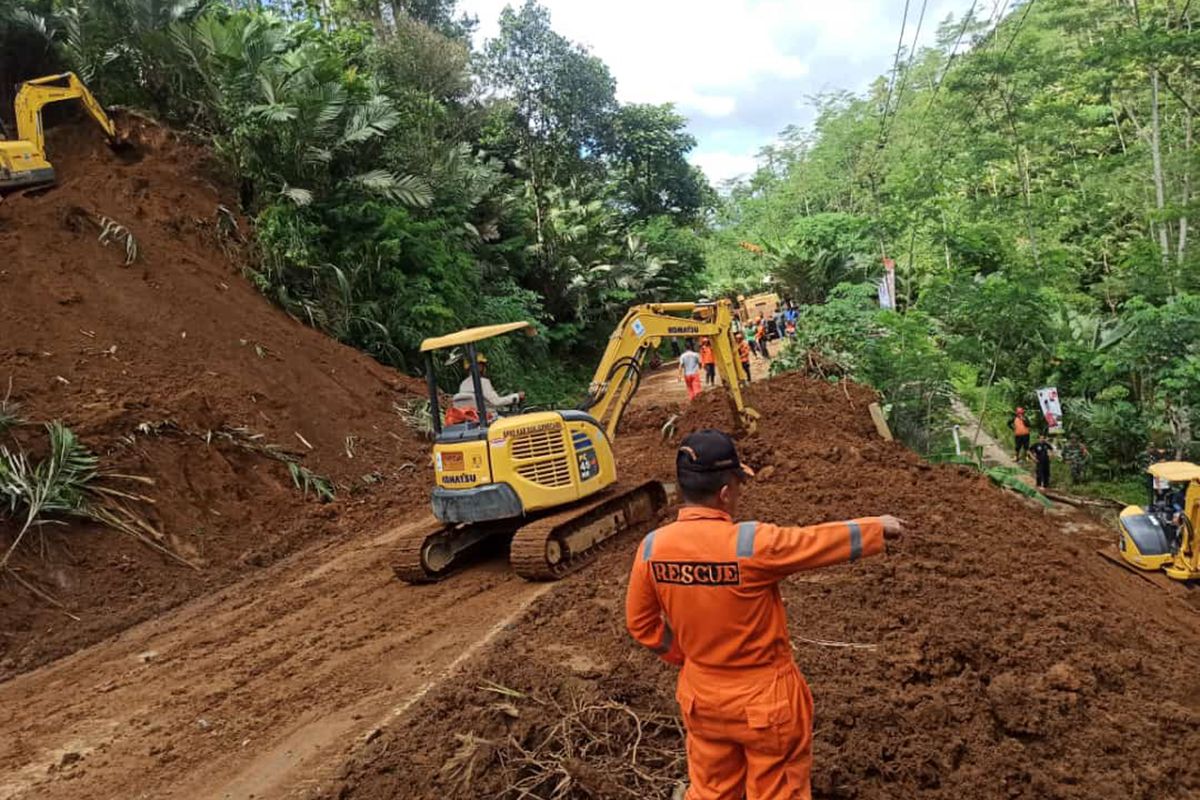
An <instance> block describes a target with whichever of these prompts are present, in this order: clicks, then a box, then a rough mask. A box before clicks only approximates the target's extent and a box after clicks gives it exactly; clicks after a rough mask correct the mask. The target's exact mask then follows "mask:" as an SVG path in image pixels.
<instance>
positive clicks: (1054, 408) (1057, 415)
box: [1037, 386, 1063, 433]
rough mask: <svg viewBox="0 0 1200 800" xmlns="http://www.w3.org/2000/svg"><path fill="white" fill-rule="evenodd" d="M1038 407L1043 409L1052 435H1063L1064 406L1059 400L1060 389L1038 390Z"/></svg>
mask: <svg viewBox="0 0 1200 800" xmlns="http://www.w3.org/2000/svg"><path fill="white" fill-rule="evenodd" d="M1037 396H1038V405H1040V406H1041V407H1042V417H1044V418H1045V420H1046V427H1047V428H1048V429H1049V431H1050V433H1062V432H1063V424H1062V404H1061V403H1060V402H1059V400H1058V389H1056V388H1055V387H1053V386H1047V387H1046V388H1045V389H1038V390H1037Z"/></svg>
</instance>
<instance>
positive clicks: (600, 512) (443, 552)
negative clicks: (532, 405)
mask: <svg viewBox="0 0 1200 800" xmlns="http://www.w3.org/2000/svg"><path fill="white" fill-rule="evenodd" d="M680 315H686V316H680ZM732 322H733V308H732V306H731V304H730V303H729V301H727V300H722V301H719V302H716V303H654V304H649V305H639V306H634V307H633V308H630V309H629V311H628V313H627V314H626V315H625V317H624V319H622V320H621V323H620V324H619V325H618V326H617V328H616V330H615V331H614V332H613V334H612V336H611V338H610V339H609V342H608V346H607V348H606V349H605V351H604V356H603V358H602V359H601V360H600V364H599V366H597V368H596V372H595V375H594V376H593V378H592V382H591V384H590V386H589V388H588V394H587V397H586V398H585V400H584V402H583V403H582V404H581V405H580V407H579V408H578V409H574V410H563V411H541V412H527V413H517V414H514V415H511V416H499V415H495V414H492V413H491V412H490V411H489V409H488V408H487V407H486V403H485V401H484V397H485V390H484V386H483V383H482V376H481V373H480V369H479V359H478V358H477V355H478V354H477V351H476V345H477V344H478V343H479V342H481V341H484V340H486V339H490V338H492V337H494V336H501V335H504V334H508V333H513V332H515V331H522V330H523V331H526V332H527V333H532V332H533V331H534V328H533V326H532V325H530V324H529V323H528V322H513V323H508V324H504V325H491V326H487V327H482V328H472V329H469V330H464V331H459V332H458V333H453V334H450V335H448V336H441V337H437V338H433V339H426V340H425V341H424V342H422V344H421V351H422V352H423V353H425V354H426V374H427V375H428V379H429V402H430V404H431V407H432V414H433V419H434V426H435V433H436V438H435V440H434V446H433V461H434V481H435V484H436V485H435V486H434V489H433V512H434V516H436V517H437V519H438V521H439V523H440V526H439V527H438V528H436V529H434V530H425V531H418V532H416V533H414V534H413V535H412V536H410V537H409V538H407V539H405V540H404V541H403V542H402V543H401V545H400V548H399V551H398V557H397V560H396V562H395V564H394V568H395V572H396V575H397V576H398V577H399V578H401V579H402V580H405V581H407V582H409V583H430V582H433V581H437V580H439V579H441V578H442V577H444V576H446V575H447V574H449V573H450V572H452V571H453V569H454V568H455V566H457V564H458V563H461V561H462V559H463V557H464V556H465V555H467V553H468V552H469V551H471V550H473V549H475V548H476V547H477V546H478V545H480V544H481V543H482V542H484V541H485V540H487V539H489V538H492V537H494V536H500V535H508V534H511V535H512V546H511V549H510V551H509V552H510V556H509V560H510V563H511V564H512V566H513V569H515V570H516V572H517V573H518V574H519V575H521V576H522V577H524V578H527V579H529V580H557V579H558V578H560V577H562V576H563V575H566V574H567V573H569V572H571V571H573V570H575V569H577V568H578V567H579V566H581V565H582V564H583V563H586V562H587V561H588V560H589V558H590V557H591V556H592V555H593V554H594V553H595V551H596V548H597V547H598V546H599V545H600V544H601V543H603V542H604V541H605V540H607V539H610V538H612V537H613V536H616V535H617V534H618V533H620V532H621V531H623V530H625V529H627V528H629V527H631V526H633V525H637V524H639V523H641V522H646V521H649V520H652V519H654V518H655V517H657V516H658V513H659V512H660V511H661V510H662V509H663V508H664V507H665V506H666V504H667V493H666V488H665V487H664V485H663V484H661V483H659V482H658V481H649V482H646V483H642V484H639V485H622V484H621V483H619V482H618V479H617V468H616V461H615V459H614V458H613V452H612V440H613V437H614V436H615V435H616V433H617V426H618V425H619V423H620V421H621V415H622V414H623V413H624V411H625V408H626V407H627V406H628V405H629V401H630V400H631V399H632V398H633V395H634V393H635V392H636V391H637V389H638V386H639V385H640V383H641V377H642V364H643V362H644V360H645V358H646V356H647V354H649V353H650V352H651V351H653V350H655V349H656V348H657V347H658V344H659V342H660V341H661V340H662V339H665V338H693V339H699V338H701V337H707V338H708V339H709V340H710V342H711V344H712V348H713V354H714V356H715V360H716V367H717V370H718V372H719V374H720V377H721V383H722V384H723V386H724V388H725V390H726V391H727V392H728V396H729V400H730V402H731V404H732V405H733V407H734V409H735V411H736V413H737V415H738V419H739V421H740V423H741V424H742V425H743V426H744V427H746V428H750V429H752V428H753V427H754V425H755V422H756V420H757V419H758V413H757V412H756V411H754V410H753V409H751V408H748V407H747V406H746V405H745V403H744V402H743V399H742V392H741V386H740V382H739V379H740V377H741V375H740V369H741V366H740V363H739V361H738V356H737V347H736V343H735V341H734V334H733V330H732ZM450 348H454V349H459V348H461V349H465V351H466V365H467V367H468V369H469V370H470V377H471V381H472V385H473V388H474V392H473V399H474V402H475V404H476V406H477V408H476V409H473V410H472V411H473V413H472V414H471V415H470V418H469V419H466V420H462V421H458V422H456V423H455V424H445V425H443V424H442V419H441V412H440V410H439V408H438V387H437V382H436V379H435V377H434V358H433V353H434V352H435V351H438V350H445V349H450ZM456 418H461V415H457V417H456Z"/></svg>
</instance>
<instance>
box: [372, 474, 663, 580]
mask: <svg viewBox="0 0 1200 800" xmlns="http://www.w3.org/2000/svg"><path fill="white" fill-rule="evenodd" d="M666 505H667V490H666V488H665V487H664V486H663V484H661V483H659V482H658V481H648V482H646V483H643V484H640V485H637V486H634V487H631V488H623V487H620V486H618V487H615V488H614V489H612V490H609V491H607V492H605V493H604V496H603V497H601V498H599V499H592V500H587V501H584V502H583V503H582V504H580V505H574V506H571V507H569V508H566V509H563V510H561V511H558V512H555V513H552V514H549V515H547V516H543V517H539V518H537V519H535V520H533V521H531V522H529V523H527V524H526V525H523V526H521V527H520V528H517V530H516V534H515V535H514V536H513V539H512V549H511V551H510V554H509V562H510V563H511V564H512V566H513V569H514V570H515V571H516V573H517V574H518V575H520V576H521V577H522V578H525V579H526V580H531V581H555V580H558V579H559V578H562V577H563V576H565V575H568V574H569V573H571V572H574V571H575V570H577V569H579V568H580V567H581V566H583V565H584V564H586V563H587V562H589V561H591V560H592V559H593V558H594V557H595V555H596V553H597V552H598V551H599V549H600V548H601V547H602V546H603V545H604V543H605V542H606V541H608V540H610V539H612V538H613V537H614V536H616V535H617V534H619V533H622V532H623V531H625V530H627V529H629V528H631V527H633V526H634V525H638V524H641V523H643V522H648V521H650V520H653V519H655V518H656V517H657V516H658V514H659V512H660V511H662V509H663V508H665V507H666ZM512 530H513V526H512V524H511V523H509V525H508V526H507V527H506V526H504V524H503V523H491V524H488V525H440V524H434V525H430V526H429V527H427V528H425V529H423V530H416V531H413V532H412V533H411V534H410V535H407V536H405V537H404V538H403V539H401V540H400V543H399V545H398V546H397V548H396V558H395V561H394V562H393V563H392V571H393V572H395V573H396V577H397V578H399V579H400V580H402V581H404V582H405V583H436V582H438V581H440V580H442V579H443V578H445V577H447V576H449V575H451V574H453V573H454V572H455V571H456V570H458V569H459V568H460V567H462V566H463V565H464V563H466V562H469V561H470V560H471V559H470V558H469V557H468V556H469V555H470V552H471V551H473V550H476V549H478V547H479V545H480V544H482V543H483V542H484V541H485V540H487V539H489V538H491V537H492V536H499V535H502V534H505V533H508V532H511V531H512Z"/></svg>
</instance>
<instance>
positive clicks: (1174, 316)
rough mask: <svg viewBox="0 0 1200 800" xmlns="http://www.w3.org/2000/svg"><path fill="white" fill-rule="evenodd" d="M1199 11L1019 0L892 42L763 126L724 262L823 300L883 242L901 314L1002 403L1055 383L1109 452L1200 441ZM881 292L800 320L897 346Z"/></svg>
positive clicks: (725, 274)
mask: <svg viewBox="0 0 1200 800" xmlns="http://www.w3.org/2000/svg"><path fill="white" fill-rule="evenodd" d="M981 5H982V4H981ZM1198 22H1200V9H1197V8H1191V6H1190V4H1186V3H1185V4H1179V3H1172V2H1166V1H1165V0H1164V1H1157V0H1152V1H1151V2H1146V0H1132V2H1121V3H1117V2H1111V0H1057V1H1056V2H1053V3H1050V2H1034V0H1025V2H1023V3H1020V4H1014V7H1013V8H1012V9H1011V10H1010V13H1009V14H1008V16H1007V17H1006V18H1005V19H1003V20H1001V21H999V22H997V21H995V20H989V19H985V18H983V17H982V16H980V15H979V14H976V15H974V16H969V17H967V18H966V19H962V20H947V21H945V22H944V23H943V24H942V26H941V28H940V30H939V34H938V39H937V44H936V46H934V47H930V48H927V49H922V50H920V51H918V52H915V53H904V52H901V53H898V55H897V59H896V64H895V70H894V71H893V72H892V73H891V74H890V75H889V76H886V77H881V78H880V79H879V80H878V81H876V82H875V84H873V86H872V87H871V89H870V90H869V91H868V92H866V93H865V94H864V95H862V96H857V95H852V94H847V93H834V94H828V95H824V96H821V97H819V98H817V99H816V101H815V102H816V105H817V114H816V119H815V122H814V124H813V125H812V126H811V127H809V128H804V129H801V128H796V127H793V128H789V129H787V130H785V131H783V133H782V134H781V135H780V138H779V141H778V142H776V143H775V144H774V145H772V146H771V147H769V148H766V149H764V151H763V152H762V153H761V158H760V167H759V169H758V170H757V172H756V173H755V174H754V175H752V176H751V177H749V178H748V179H746V180H743V181H741V182H739V183H737V184H736V185H734V186H732V187H731V194H730V198H729V201H728V202H727V203H726V204H725V205H724V207H723V208H721V209H720V210H719V212H718V214H717V224H716V227H715V230H714V232H713V234H712V236H711V237H710V238H709V239H708V245H707V249H706V256H707V260H708V267H707V268H708V274H709V279H710V282H711V283H712V284H713V285H715V286H718V287H721V288H724V289H729V290H734V289H737V290H746V289H750V288H758V287H761V286H763V285H764V284H769V285H773V286H774V287H776V288H777V289H778V290H779V291H780V292H781V293H782V294H784V295H785V296H791V297H793V298H795V299H797V300H799V301H823V300H825V299H826V298H830V297H831V295H830V292H831V290H833V288H834V287H835V286H837V285H838V284H839V283H844V282H850V283H864V282H871V283H874V282H875V281H878V280H879V278H880V276H881V275H882V274H883V264H882V258H883V256H885V255H886V256H888V257H891V258H893V259H895V262H896V264H897V267H896V271H897V278H896V280H897V295H898V306H899V311H900V317H899V318H901V319H914V320H915V321H914V322H913V323H912V325H913V328H914V329H915V328H920V329H921V330H923V331H927V332H928V338H929V342H930V343H931V345H936V346H937V348H936V349H941V350H942V351H943V352H945V353H947V354H949V355H950V356H951V357H952V358H953V359H954V360H955V361H956V362H958V363H959V364H961V365H963V366H965V367H966V368H968V370H969V371H970V372H971V373H973V374H974V375H975V376H976V377H977V380H978V385H979V387H980V391H979V392H978V393H977V394H976V397H977V398H978V400H979V402H980V405H981V406H982V405H984V404H986V406H987V407H986V408H984V409H982V410H983V411H984V412H985V414H986V415H987V416H989V417H990V416H991V415H992V413H994V412H995V411H998V410H1000V409H1004V412H1001V413H1005V412H1007V411H1009V410H1011V408H1012V406H1013V405H1018V404H1019V405H1024V406H1028V407H1031V408H1036V407H1037V402H1036V398H1035V396H1034V390H1035V389H1036V388H1037V387H1039V386H1045V385H1057V386H1058V387H1059V389H1060V392H1061V394H1062V395H1063V396H1064V397H1065V398H1066V409H1065V411H1066V414H1065V416H1066V420H1067V423H1068V427H1069V428H1073V429H1075V430H1077V431H1079V432H1080V433H1082V434H1083V436H1084V438H1085V439H1086V440H1087V441H1089V442H1091V444H1092V450H1093V454H1094V456H1095V460H1094V466H1096V467H1098V468H1099V469H1101V470H1107V471H1113V470H1120V469H1122V468H1124V469H1127V468H1129V467H1130V466H1131V464H1132V460H1133V456H1134V455H1135V454H1136V453H1137V452H1138V451H1139V450H1140V449H1141V448H1143V447H1144V446H1145V444H1146V442H1147V441H1148V440H1150V439H1154V440H1156V441H1158V442H1160V443H1161V444H1163V445H1169V446H1171V447H1174V448H1176V449H1177V450H1179V451H1181V452H1182V451H1186V450H1188V449H1189V448H1190V447H1191V446H1192V445H1193V434H1192V431H1193V430H1194V429H1195V425H1196V423H1197V422H1198V421H1200V420H1198V418H1197V417H1198V413H1200V250H1198V249H1197V248H1196V246H1195V244H1194V242H1192V241H1191V239H1192V238H1194V236H1192V232H1191V231H1190V230H1189V222H1190V221H1191V219H1192V218H1194V217H1195V216H1196V211H1197V209H1198V207H1200V206H1198V201H1197V199H1196V190H1195V181H1196V176H1197V175H1198V174H1200V158H1198V156H1197V151H1196V147H1195V139H1196V131H1195V126H1196V123H1197V110H1198V109H1200V81H1198V76H1197V72H1196V67H1197V64H1200V61H1197V58H1196V55H1197V53H1198V52H1200V49H1198V46H1200V45H1198V43H1200V34H1198V33H1197V32H1196V31H1195V28H1194V26H1195V25H1196V24H1197V23H1198ZM748 243H749V244H751V245H753V246H746V245H747V244H748ZM871 294H872V292H868V293H867V294H866V295H860V296H857V305H855V306H854V307H853V308H850V307H848V304H850V302H851V300H852V299H853V298H854V297H856V295H854V294H853V293H846V292H844V291H839V292H835V293H834V295H832V299H831V300H830V303H829V306H827V308H831V307H836V308H837V309H838V312H837V313H832V312H829V311H819V310H817V309H812V310H810V312H809V313H808V314H806V318H807V319H809V320H810V324H815V325H816V327H815V328H812V329H810V330H809V331H808V332H807V333H804V332H802V335H803V336H805V337H807V338H809V339H812V338H813V337H816V339H817V340H819V341H817V342H815V343H816V344H817V345H819V346H820V347H821V348H822V349H828V348H829V347H831V346H833V347H840V346H841V345H840V344H838V339H839V338H840V339H841V340H842V341H843V343H844V344H845V345H846V346H848V347H849V350H848V351H846V352H848V354H849V355H850V356H852V359H853V360H857V361H861V360H862V359H863V357H864V352H869V351H871V350H872V349H880V348H882V350H883V352H887V347H886V346H884V345H883V344H881V343H884V342H887V341H888V340H887V339H886V338H882V331H883V330H885V329H886V327H887V326H888V325H889V324H891V323H889V320H892V319H895V318H897V317H896V316H895V315H892V314H881V313H879V312H870V311H867V310H866V309H869V308H870V306H871V305H872V303H871V299H870V297H871ZM864 315H865V316H864ZM802 327H803V326H802ZM834 329H836V330H834ZM914 335H915V334H914ZM864 337H865V338H864ZM927 359H928V361H929V362H930V363H929V364H928V368H926V365H925V362H926V360H927ZM936 361H937V359H936V358H935V357H933V356H932V351H931V355H930V356H928V357H927V356H924V355H923V356H921V357H920V358H919V359H918V362H919V363H918V364H910V365H907V366H906V367H904V369H901V370H897V371H894V372H892V374H890V375H873V374H871V371H870V369H869V368H868V367H867V366H866V365H864V364H861V363H859V364H855V365H854V372H855V374H856V375H858V376H859V377H863V378H866V379H868V380H872V381H873V382H875V383H876V385H878V386H880V388H882V389H883V390H884V392H885V394H894V393H896V391H897V389H899V388H900V387H903V386H905V380H906V378H905V375H904V374H903V373H904V371H905V370H907V369H912V370H913V372H912V374H911V378H912V379H914V380H917V381H920V382H924V381H926V380H929V379H936V380H937V381H940V380H941V379H942V378H943V377H944V376H945V371H944V366H943V365H940V364H936V363H935V362H936ZM976 410H977V411H978V410H981V409H980V408H979V407H977V409H976Z"/></svg>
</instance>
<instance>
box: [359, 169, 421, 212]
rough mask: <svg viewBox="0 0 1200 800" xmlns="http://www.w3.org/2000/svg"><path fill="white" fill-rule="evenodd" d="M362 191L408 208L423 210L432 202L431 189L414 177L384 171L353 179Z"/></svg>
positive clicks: (380, 170)
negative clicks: (375, 193)
mask: <svg viewBox="0 0 1200 800" xmlns="http://www.w3.org/2000/svg"><path fill="white" fill-rule="evenodd" d="M353 180H354V182H355V183H357V184H358V185H359V186H361V187H363V188H364V189H366V190H368V191H371V192H377V193H379V194H382V195H384V196H385V197H387V198H389V199H391V200H395V201H396V202H398V203H403V204H405V205H408V206H415V207H417V208H424V207H426V206H428V205H429V204H430V203H432V202H433V189H432V188H430V186H429V184H428V183H426V182H425V181H424V180H423V179H422V178H419V177H417V176H416V175H394V174H392V173H391V172H388V171H387V170H384V169H373V170H370V171H368V172H363V173H360V174H358V175H356V176H354V178H353Z"/></svg>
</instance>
